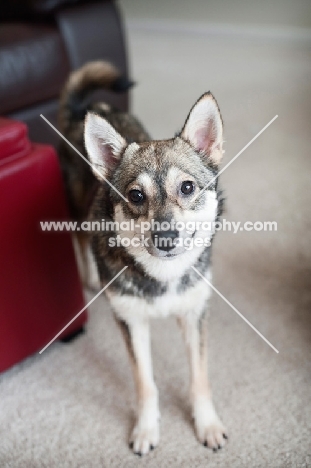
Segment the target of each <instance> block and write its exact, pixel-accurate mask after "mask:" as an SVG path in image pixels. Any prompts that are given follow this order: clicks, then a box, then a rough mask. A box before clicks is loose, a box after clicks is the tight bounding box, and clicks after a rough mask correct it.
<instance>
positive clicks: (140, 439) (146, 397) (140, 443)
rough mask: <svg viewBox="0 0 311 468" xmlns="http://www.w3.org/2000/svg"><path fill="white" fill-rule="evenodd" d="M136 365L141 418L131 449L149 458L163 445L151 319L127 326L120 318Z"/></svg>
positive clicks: (139, 414)
mask: <svg viewBox="0 0 311 468" xmlns="http://www.w3.org/2000/svg"><path fill="white" fill-rule="evenodd" d="M117 321H118V324H119V326H120V328H121V330H122V333H123V336H124V338H125V341H126V345H127V348H128V351H129V355H130V358H131V362H132V365H133V371H134V377H135V383H136V389H137V397H138V417H137V422H136V425H135V427H134V429H133V431H132V434H131V437H130V446H131V448H133V451H134V453H136V454H137V455H145V454H146V453H148V452H149V451H150V450H153V449H154V447H156V445H157V444H158V442H159V419H160V413H159V403H158V390H157V387H156V385H155V383H154V379H153V371H152V360H151V352H150V332H149V322H148V320H147V319H135V320H134V321H131V322H125V321H124V320H121V319H119V318H117Z"/></svg>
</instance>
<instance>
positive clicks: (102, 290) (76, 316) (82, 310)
mask: <svg viewBox="0 0 311 468" xmlns="http://www.w3.org/2000/svg"><path fill="white" fill-rule="evenodd" d="M126 268H127V266H125V267H124V268H122V270H121V271H119V273H118V274H117V275H116V276H115V277H114V278H112V280H111V281H109V283H108V284H106V286H105V287H103V289H101V290H100V291H99V293H97V294H96V296H94V297H93V299H91V300H90V302H88V303H87V304H86V306H84V307H83V309H81V310H80V312H78V313H77V315H75V316H74V318H73V319H71V320H70V322H69V323H67V325H66V326H65V327H64V328H62V329H61V331H60V332H58V333H57V335H55V336H54V338H53V339H52V340H51V341H50V342H49V343H48V344H47V345H46V346H44V348H42V349H41V351H39V354H42V353H43V351H45V350H46V348H48V347H49V346H50V345H51V344H52V343H53V342H54V341H55V340H56V339H57V338H58V337H59V335H61V334H62V333H63V331H64V330H66V328H68V327H69V325H71V324H72V322H74V321H75V320H76V318H78V317H79V315H81V314H82V312H84V311H85V309H86V308H87V307H88V306H89V305H91V304H92V302H94V301H95V299H97V298H98V296H100V295H101V293H102V292H104V291H105V289H107V288H108V286H110V285H111V283H113V282H114V280H116V279H117V278H118V276H120V275H121V273H123V271H124V270H126Z"/></svg>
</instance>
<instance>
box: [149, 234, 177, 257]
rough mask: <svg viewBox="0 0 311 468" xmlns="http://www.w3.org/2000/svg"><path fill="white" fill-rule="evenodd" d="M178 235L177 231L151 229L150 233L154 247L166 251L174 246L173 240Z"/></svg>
mask: <svg viewBox="0 0 311 468" xmlns="http://www.w3.org/2000/svg"><path fill="white" fill-rule="evenodd" d="M178 235H179V233H178V231H153V232H152V233H151V237H152V242H153V243H154V245H155V247H157V249H160V250H165V251H166V252H168V251H169V250H172V249H173V248H174V247H175V243H174V240H175V239H177V237H178Z"/></svg>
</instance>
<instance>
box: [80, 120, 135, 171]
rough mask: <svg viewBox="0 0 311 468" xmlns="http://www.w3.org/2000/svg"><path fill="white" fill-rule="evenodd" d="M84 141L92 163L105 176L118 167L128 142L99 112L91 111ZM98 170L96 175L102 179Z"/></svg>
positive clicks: (86, 122) (86, 123)
mask: <svg viewBox="0 0 311 468" xmlns="http://www.w3.org/2000/svg"><path fill="white" fill-rule="evenodd" d="M84 142H85V147H86V151H87V153H88V155H89V159H90V163H91V164H92V165H93V166H94V168H95V169H97V171H98V172H99V173H100V174H101V175H102V176H104V177H107V176H109V174H110V173H111V172H112V171H113V170H114V169H115V168H116V167H117V165H118V163H119V160H120V155H121V153H122V152H123V150H124V148H125V147H126V145H127V143H126V141H125V140H124V138H122V136H121V135H120V134H119V133H118V132H117V131H116V130H115V129H114V128H113V127H112V126H111V125H110V123H108V122H107V120H106V119H104V118H102V117H100V116H99V115H97V114H94V113H92V112H89V113H88V114H87V116H86V119H85V124H84ZM97 171H93V172H94V175H95V176H96V177H97V178H98V179H100V180H101V177H100V175H99V174H98V172H97Z"/></svg>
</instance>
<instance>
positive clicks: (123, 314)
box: [107, 280, 211, 320]
mask: <svg viewBox="0 0 311 468" xmlns="http://www.w3.org/2000/svg"><path fill="white" fill-rule="evenodd" d="M210 292H211V290H210V287H209V286H208V284H207V283H206V282H205V281H203V280H199V281H198V282H197V283H196V284H195V285H194V286H192V287H189V288H187V289H186V290H185V291H179V289H178V281H176V282H175V281H172V282H171V283H170V284H169V286H168V288H167V291H166V292H165V293H164V294H163V295H161V296H158V297H155V298H153V300H152V302H150V301H147V300H146V299H144V298H141V297H137V296H131V295H122V296H119V295H111V294H109V293H108V294H107V295H108V297H109V300H110V303H111V305H112V307H113V309H114V311H115V312H116V314H117V315H118V316H119V317H120V318H122V319H124V320H132V319H134V318H135V317H137V318H147V317H167V316H169V315H176V316H178V315H184V314H187V313H196V312H197V313H198V314H200V313H201V311H202V308H203V307H204V305H205V303H206V301H207V299H208V298H209V296H210Z"/></svg>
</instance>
